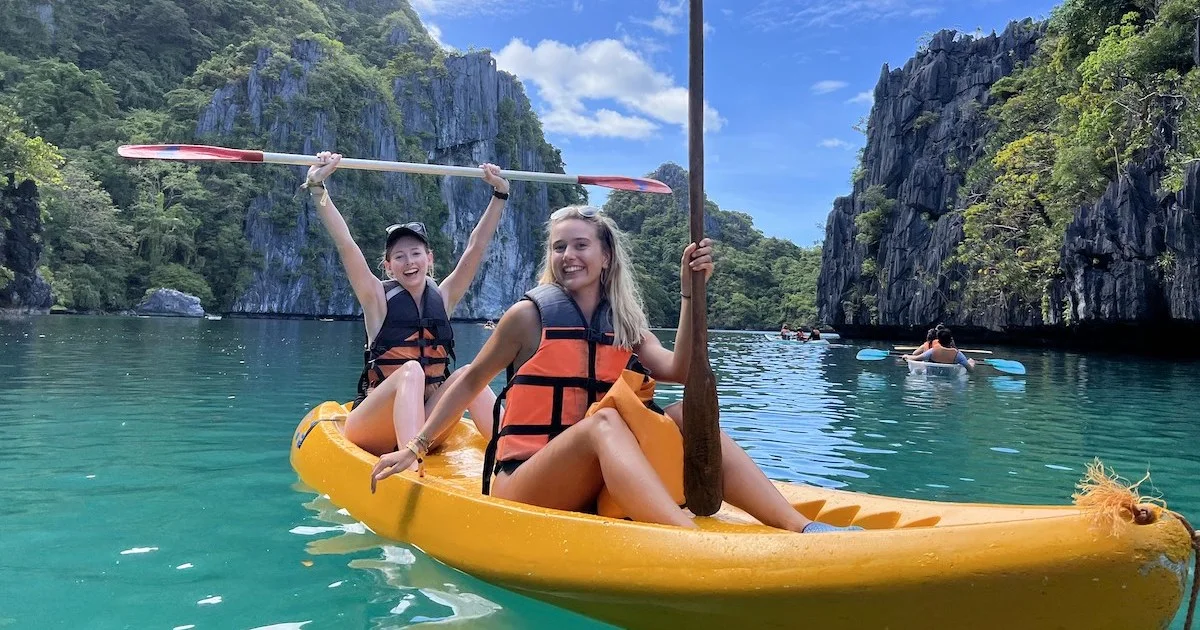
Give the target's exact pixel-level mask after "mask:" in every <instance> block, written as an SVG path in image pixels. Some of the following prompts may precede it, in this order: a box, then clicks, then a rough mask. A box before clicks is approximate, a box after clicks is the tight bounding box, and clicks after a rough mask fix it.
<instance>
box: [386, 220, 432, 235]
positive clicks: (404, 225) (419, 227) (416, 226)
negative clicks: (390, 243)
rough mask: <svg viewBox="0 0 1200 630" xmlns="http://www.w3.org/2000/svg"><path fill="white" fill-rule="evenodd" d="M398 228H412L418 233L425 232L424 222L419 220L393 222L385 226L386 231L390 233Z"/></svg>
mask: <svg viewBox="0 0 1200 630" xmlns="http://www.w3.org/2000/svg"><path fill="white" fill-rule="evenodd" d="M400 228H405V229H408V230H412V231H414V232H416V233H418V234H424V233H425V224H424V223H421V222H420V221H413V222H411V223H393V224H392V225H389V226H387V233H388V234H389V235H390V234H391V233H392V232H395V231H396V230H399V229H400Z"/></svg>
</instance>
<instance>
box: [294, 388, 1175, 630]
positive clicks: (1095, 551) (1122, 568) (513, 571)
mask: <svg viewBox="0 0 1200 630" xmlns="http://www.w3.org/2000/svg"><path fill="white" fill-rule="evenodd" d="M345 414H346V408H345V407H344V406H342V405H340V404H338V403H333V402H327V403H323V404H322V405H320V406H318V407H317V408H316V409H314V410H313V411H312V412H310V413H309V415H308V416H306V418H305V419H304V420H302V421H301V423H300V425H299V426H298V427H297V431H296V434H295V436H294V438H293V440H292V453H291V461H292V465H293V467H294V468H295V469H296V471H297V472H298V473H299V474H300V476H301V478H302V479H303V480H304V482H305V483H307V484H308V485H309V486H311V487H313V488H315V489H316V490H318V491H319V492H322V493H326V494H328V495H329V496H330V499H331V500H332V501H333V502H334V503H335V504H337V505H339V506H341V507H344V508H346V509H347V510H348V511H349V512H350V514H352V515H353V516H354V517H355V518H358V519H360V520H362V521H363V522H364V523H365V524H366V525H367V526H368V527H370V528H371V529H372V530H373V531H375V532H376V533H377V534H379V535H381V536H384V537H386V538H390V539H394V540H401V541H405V542H408V543H411V544H413V545H415V546H417V547H419V548H421V549H422V550H423V551H424V552H426V553H427V554H429V555H430V556H433V557H434V558H437V559H439V560H441V561H442V562H444V563H446V564H447V565H450V566H452V567H455V568H457V569H460V570H462V571H464V572H467V573H470V574H472V575H475V576H477V577H479V578H482V579H484V580H487V581H489V582H492V583H494V584H497V585H500V586H503V587H506V588H509V589H512V590H515V591H518V592H521V593H524V594H527V595H529V596H531V597H535V598H537V599H541V600H544V601H547V602H550V603H553V604H556V605H559V606H562V607H565V608H568V609H571V610H575V611H577V612H580V613H583V614H585V615H588V616H591V617H594V618H597V619H601V620H603V621H607V622H609V623H614V624H617V625H620V626H623V627H634V628H636V627H662V626H663V625H670V626H683V625H686V626H689V627H698V628H710V627H711V628H717V627H726V626H728V625H730V624H741V625H744V626H745V625H748V626H751V627H795V626H797V625H805V626H809V625H818V624H824V626H825V627H843V628H858V627H884V626H887V627H891V628H928V627H955V626H959V625H961V624H963V623H968V620H969V623H970V625H971V627H975V628H1006V627H1012V626H1015V625H1017V624H1021V625H1023V626H1027V627H1030V626H1031V627H1084V626H1087V625H1094V626H1098V627H1117V626H1118V625H1120V624H1128V625H1129V626H1130V627H1148V626H1149V627H1156V626H1162V625H1165V624H1166V623H1167V622H1168V621H1169V620H1170V618H1171V617H1172V616H1173V615H1174V613H1175V610H1176V609H1177V608H1178V606H1179V603H1180V601H1181V598H1182V590H1183V583H1184V581H1185V576H1186V561H1187V559H1188V557H1189V554H1190V546H1189V541H1188V535H1187V532H1186V530H1185V529H1184V528H1183V526H1182V525H1181V524H1179V522H1178V521H1176V520H1175V519H1174V518H1169V517H1164V518H1161V519H1159V520H1158V521H1157V522H1156V523H1153V524H1150V525H1140V526H1139V525H1133V524H1132V523H1129V524H1126V525H1125V526H1124V527H1122V528H1121V530H1120V532H1118V535H1110V534H1109V533H1108V532H1107V530H1103V529H1102V528H1098V527H1096V525H1095V522H1094V520H1093V519H1092V517H1091V516H1090V515H1088V514H1086V513H1084V512H1083V511H1081V510H1079V509H1077V508H1074V507H1054V506H1048V507H1042V506H1000V505H982V504H963V503H940V502H931V501H918V500H911V499H898V498H892V497H882V496H873V495H867V494H862V493H854V492H844V491H837V490H827V489H823V488H817V487H812V486H802V485H795V484H784V483H776V485H777V486H778V487H779V488H780V491H781V492H783V494H784V496H785V497H787V499H788V501H789V502H791V503H792V504H793V505H794V506H795V507H796V509H797V510H799V511H800V512H801V513H803V514H805V515H806V516H808V517H809V518H813V519H816V520H820V521H823V522H826V523H830V524H834V525H849V524H855V525H860V526H862V527H864V528H866V529H867V530H868V531H865V532H847V533H831V534H810V535H799V534H794V533H791V532H786V531H782V530H778V529H773V528H770V527H767V526H764V525H762V524H759V523H758V522H756V521H755V520H754V519H752V518H751V517H749V516H748V515H747V514H745V513H744V512H742V511H741V510H738V509H737V508H734V507H732V506H729V505H725V506H724V507H723V508H722V510H721V511H720V512H719V513H718V514H716V515H715V516H714V517H709V518H697V519H696V523H697V524H698V525H699V530H686V529H682V528H677V527H669V526H663V525H653V524H646V523H635V522H631V521H624V520H616V519H611V518H605V517H600V516H596V515H591V514H582V513H575V512H564V511H560V510H550V509H544V508H539V507H536V506H530V505H525V504H520V503H515V502H511V501H505V500H503V499H496V498H492V497H488V496H484V495H482V494H481V493H480V471H481V470H482V461H483V460H482V447H483V440H482V438H481V437H480V436H479V435H478V434H477V433H476V431H475V430H474V427H473V426H472V425H471V424H470V423H469V422H461V423H460V424H459V426H458V427H456V429H455V430H454V432H453V434H452V435H451V436H450V438H449V439H448V440H447V442H446V444H445V445H443V447H442V448H441V449H440V450H439V451H437V452H435V453H433V454H430V455H429V456H428V457H427V458H426V476H425V477H424V478H419V477H418V476H417V475H416V473H412V472H405V473H401V474H399V475H396V476H394V477H391V478H389V479H386V480H384V481H383V482H381V483H380V484H379V489H378V491H377V493H376V494H371V493H370V483H369V481H370V476H369V473H370V470H371V468H372V467H373V465H374V463H375V462H376V461H377V459H376V458H375V457H374V456H372V455H370V454H368V453H366V452H364V451H362V450H361V449H359V448H357V447H356V446H354V445H353V444H350V443H349V442H348V441H347V440H346V439H345V438H344V437H343V436H342V434H341V431H340V424H341V423H340V421H338V420H336V418H340V417H344V416H345ZM301 437H303V440H301V439H300V438H301ZM298 443H299V444H300V446H297V444H298ZM1074 602H1088V605H1085V606H1074V605H1072V603H1074Z"/></svg>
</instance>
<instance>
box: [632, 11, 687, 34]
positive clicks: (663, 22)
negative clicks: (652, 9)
mask: <svg viewBox="0 0 1200 630" xmlns="http://www.w3.org/2000/svg"><path fill="white" fill-rule="evenodd" d="M632 21H634V22H636V23H638V24H644V25H646V26H649V27H650V28H652V29H654V30H656V31H658V32H659V33H662V34H663V35H674V34H675V33H678V32H679V27H678V26H675V20H673V19H671V17H670V16H668V15H658V16H655V18H654V19H653V20H642V19H638V18H632Z"/></svg>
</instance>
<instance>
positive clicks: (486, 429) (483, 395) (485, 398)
mask: <svg viewBox="0 0 1200 630" xmlns="http://www.w3.org/2000/svg"><path fill="white" fill-rule="evenodd" d="M469 365H470V364H468V365H464V366H462V367H460V368H458V369H457V370H454V373H453V374H451V375H450V376H449V377H448V378H446V382H444V383H442V386H441V387H439V388H438V389H437V391H435V392H434V393H433V394H431V395H430V396H429V399H428V400H426V401H425V417H429V416H431V415H433V408H434V407H436V406H437V404H438V401H439V400H441V399H442V394H444V393H445V392H446V391H447V390H448V389H449V388H450V385H451V383H454V382H455V381H457V380H458V379H459V377H460V376H462V371H463V370H464V369H466V368H467V367H468V366H469ZM495 404H496V393H495V392H493V391H492V388H491V387H484V388H483V391H481V392H479V394H477V395H476V396H475V398H473V399H472V400H471V403H470V404H469V405H467V411H470V412H471V421H472V422H474V423H475V428H476V429H477V430H478V431H479V433H480V435H482V436H483V439H485V440H489V439H491V437H492V426H493V425H492V421H493V417H492V409H493V408H494V405H495ZM453 431H454V427H453V426H451V427H450V428H449V429H446V432H445V433H442V434H441V435H439V436H437V437H436V438H434V440H433V443H432V444H431V445H430V446H431V447H433V446H437V445H439V444H441V443H442V442H444V441H445V440H446V438H447V437H449V436H450V433H451V432H453Z"/></svg>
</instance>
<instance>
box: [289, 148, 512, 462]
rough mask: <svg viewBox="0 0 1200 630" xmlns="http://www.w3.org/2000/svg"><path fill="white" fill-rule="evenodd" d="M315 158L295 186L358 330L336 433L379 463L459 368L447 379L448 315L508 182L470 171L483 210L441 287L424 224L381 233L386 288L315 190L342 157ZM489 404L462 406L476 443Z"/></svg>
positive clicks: (486, 399) (488, 168)
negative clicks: (328, 244) (334, 263)
mask: <svg viewBox="0 0 1200 630" xmlns="http://www.w3.org/2000/svg"><path fill="white" fill-rule="evenodd" d="M317 159H318V160H320V162H321V163H320V164H319V165H314V166H312V167H310V168H309V169H308V177H307V179H306V180H305V183H304V187H305V188H307V189H308V191H309V192H310V193H311V195H312V198H313V200H314V202H315V203H316V206H317V214H318V215H319V216H320V217H321V222H322V223H323V224H324V225H325V229H326V230H328V232H329V236H330V237H331V238H332V239H333V242H334V245H336V246H337V250H338V256H339V257H340V258H341V261H342V267H344V268H345V270H346V275H347V276H348V277H349V279H350V286H351V287H352V288H353V289H354V295H355V297H357V298H358V303H359V305H360V306H361V307H362V311H363V323H364V324H365V325H366V329H367V330H366V333H367V344H366V347H367V351H366V355H365V356H364V363H365V365H364V368H363V372H362V375H361V376H360V378H359V383H358V398H357V399H356V400H355V404H354V408H353V409H352V410H351V411H350V414H349V415H348V416H347V417H346V424H345V428H344V433H345V435H346V438H347V439H349V440H350V441H351V442H353V443H355V444H356V445H358V446H359V447H361V448H362V449H363V450H366V451H368V452H371V453H373V454H375V455H381V454H383V453H387V452H390V451H393V450H395V449H396V446H397V445H400V444H405V443H407V442H408V441H409V440H411V439H412V438H413V436H414V435H416V434H417V430H418V429H420V428H421V426H422V425H424V424H425V418H426V415H427V414H428V413H429V412H431V411H432V410H433V407H434V405H436V404H437V402H438V400H439V399H440V398H441V396H442V393H443V392H445V390H446V387H445V386H446V385H449V384H450V383H452V382H453V381H454V380H455V379H456V378H457V377H458V375H459V374H460V373H461V372H462V370H463V369H464V368H459V369H458V370H457V371H456V372H455V373H454V374H451V373H450V360H451V359H452V358H453V356H454V331H453V329H452V328H451V327H450V314H451V313H453V312H454V307H455V306H456V305H457V304H458V302H459V300H461V299H462V297H463V294H465V293H466V292H467V289H468V288H469V287H470V286H471V281H472V280H473V279H474V278H475V272H476V271H477V270H478V269H479V263H480V261H481V260H482V259H483V253H484V251H486V250H487V247H488V243H490V242H491V240H492V236H493V235H494V234H495V233H496V226H497V225H498V224H499V223H500V215H501V214H502V213H503V212H504V205H505V200H506V199H508V188H509V187H508V182H507V181H506V180H505V179H503V178H501V177H500V175H499V172H500V169H499V168H498V167H496V166H494V165H491V164H484V165H482V166H480V169H481V170H482V171H483V180H484V181H485V182H487V183H488V184H490V185H491V186H492V196H491V201H490V203H489V204H488V206H487V209H486V210H484V212H483V216H482V217H480V219H479V223H478V224H477V225H476V226H475V229H474V230H472V231H471V236H470V240H468V241H467V247H466V249H465V250H464V251H463V254H462V257H461V258H459V260H458V265H457V266H455V268H454V270H453V271H451V272H450V274H449V275H447V276H446V278H445V279H444V280H442V282H441V284H438V283H436V282H434V281H433V278H432V277H431V276H432V274H433V264H434V255H433V252H432V251H430V249H429V235H428V233H427V232H426V231H425V225H424V224H422V223H418V222H412V223H404V224H398V225H392V226H390V227H389V228H388V229H387V240H386V241H385V244H384V250H383V259H382V260H381V261H380V263H379V267H380V268H381V269H382V270H383V271H384V273H385V274H386V275H387V278H388V279H387V280H383V281H381V280H380V279H379V278H378V277H377V276H376V275H375V273H374V272H373V271H372V270H371V266H370V265H369V264H367V259H366V257H365V256H364V255H363V252H362V250H361V249H359V247H358V245H357V244H356V243H355V242H354V239H353V237H351V235H350V229H349V227H347V225H346V221H345V219H343V218H342V215H341V213H340V212H339V211H338V209H337V207H336V206H334V204H333V200H332V199H330V197H329V192H328V190H327V189H326V188H325V180H326V179H327V178H328V177H329V176H330V175H331V174H332V173H333V172H334V171H335V170H336V169H337V167H338V163H339V162H340V161H341V159H342V156H341V155H339V154H337V153H330V152H328V151H324V152H321V153H318V154H317ZM464 367H465V366H464ZM495 400H496V397H495V394H493V393H492V390H491V389H490V388H488V387H484V388H481V389H479V390H478V391H477V395H476V396H475V397H474V398H473V399H472V400H471V401H470V405H469V408H470V411H471V419H472V420H473V421H474V422H475V426H476V427H478V429H479V432H480V433H482V434H483V436H484V437H485V438H486V437H488V436H489V435H490V434H491V429H492V421H493V420H492V408H493V404H494V402H495ZM441 437H443V436H441V435H440V434H436V435H431V436H429V438H428V439H427V440H426V444H425V446H426V447H427V448H428V447H432V446H434V445H436V443H437V442H438V440H439V439H440V438H441Z"/></svg>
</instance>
